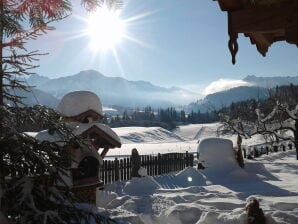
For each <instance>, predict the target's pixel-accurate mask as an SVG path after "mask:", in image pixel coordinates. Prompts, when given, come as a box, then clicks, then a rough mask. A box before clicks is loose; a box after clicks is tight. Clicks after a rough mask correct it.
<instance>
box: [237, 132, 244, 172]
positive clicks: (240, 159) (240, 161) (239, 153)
mask: <svg viewBox="0 0 298 224" xmlns="http://www.w3.org/2000/svg"><path fill="white" fill-rule="evenodd" d="M241 144H242V137H241V136H240V135H239V134H238V136H237V148H238V149H237V161H238V164H239V166H240V167H241V168H244V159H243V155H242V149H241Z"/></svg>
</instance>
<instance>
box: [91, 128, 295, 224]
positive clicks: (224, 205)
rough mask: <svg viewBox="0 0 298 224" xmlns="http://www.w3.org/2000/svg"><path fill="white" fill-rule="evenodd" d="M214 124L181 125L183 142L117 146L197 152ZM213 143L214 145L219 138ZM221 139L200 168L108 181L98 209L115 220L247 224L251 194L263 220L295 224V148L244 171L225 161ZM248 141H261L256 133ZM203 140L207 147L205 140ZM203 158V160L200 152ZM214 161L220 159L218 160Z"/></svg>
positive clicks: (248, 163)
mask: <svg viewBox="0 0 298 224" xmlns="http://www.w3.org/2000/svg"><path fill="white" fill-rule="evenodd" d="M217 126H218V124H210V125H208V124H207V125H189V126H184V127H181V128H180V129H178V130H177V131H175V132H174V133H175V134H176V135H178V136H180V137H181V138H183V139H185V140H184V141H180V142H173V140H174V139H175V137H173V138H172V137H171V136H169V135H167V136H168V137H165V135H163V137H165V140H164V141H163V142H162V141H161V142H158V143H155V142H154V138H152V139H151V140H150V139H143V140H144V141H140V142H137V143H129V144H128V143H127V144H124V145H123V146H124V147H126V148H124V149H123V146H122V148H121V149H119V151H120V150H124V152H123V153H127V155H129V154H130V152H131V149H132V148H137V149H138V151H139V153H140V154H142V152H145V153H148V154H150V153H152V152H154V153H156V152H161V153H162V152H163V151H164V152H167V151H168V150H173V151H175V152H179V150H180V151H182V152H183V151H185V150H188V151H192V150H193V151H196V150H197V148H198V143H197V142H198V140H199V139H200V145H201V144H202V147H203V143H204V140H203V139H204V138H205V137H207V136H208V135H210V136H211V137H216V132H215V131H216V127H217ZM202 128H203V129H202ZM157 129H158V128H151V129H147V128H140V129H139V130H140V132H137V131H136V129H135V128H132V131H131V132H134V133H135V134H143V133H144V132H146V131H152V130H157ZM192 130H193V131H192ZM114 131H115V132H116V133H117V132H118V133H119V132H122V136H121V138H122V137H123V136H129V135H130V133H131V132H130V131H129V130H128V129H127V128H126V129H125V130H121V128H119V129H116V130H115V129H114ZM224 138H227V139H230V140H232V141H233V143H234V145H235V141H236V136H233V135H230V136H224ZM157 141H159V138H157ZM216 142H217V143H216V144H217V145H218V139H217V140H216ZM224 142H226V146H224V145H222V147H221V148H220V149H221V154H219V153H217V154H216V149H213V150H214V154H213V156H210V155H208V154H206V156H205V159H207V158H208V157H212V158H211V160H210V162H211V161H212V162H213V163H211V164H213V166H209V167H208V168H206V169H204V170H197V169H195V168H192V167H188V168H186V169H184V170H182V171H180V172H176V173H169V174H167V175H160V176H155V177H142V178H134V179H132V180H130V181H127V182H115V183H113V184H110V185H107V186H106V187H105V190H104V191H101V192H100V194H102V195H104V196H103V197H101V196H100V195H99V197H98V198H97V205H98V206H99V207H100V208H99V209H100V210H102V211H104V212H105V214H107V215H109V216H110V217H111V218H114V219H116V220H117V221H118V222H119V223H157V224H159V223H173V224H184V223H187V224H188V223H190V224H192V223H193V224H195V223H196V224H211V223H212V224H236V223H237V224H246V221H247V215H246V212H245V205H246V203H247V200H249V199H250V198H251V197H255V198H257V199H258V200H259V202H260V207H261V208H262V209H263V211H264V213H265V215H266V220H267V223H266V224H276V223H281V224H296V223H298V188H297V184H298V181H297V180H298V178H297V177H298V176H297V175H298V161H297V160H296V153H295V150H287V151H286V152H278V153H272V154H269V155H268V156H267V155H263V156H262V157H260V158H256V159H254V160H245V169H241V168H240V167H239V166H238V165H237V163H236V161H235V160H231V159H230V156H231V155H232V151H231V142H229V140H224ZM228 142H229V143H228ZM250 142H251V143H254V144H259V143H262V142H261V138H259V137H257V138H254V139H251V140H250ZM208 144H209V146H210V142H209V143H208ZM216 144H215V143H214V145H216ZM171 147H172V148H171ZM169 148H171V149H169ZM125 150H127V152H125ZM206 150H207V149H206ZM213 150H212V149H211V150H210V151H213ZM113 151H117V150H113ZM203 151H204V150H203ZM201 152H202V151H201ZM111 156H113V155H111ZM116 156H117V154H116ZM202 156H203V158H204V153H203V154H202ZM223 157H224V158H223ZM200 158H202V157H200ZM208 159H209V158H208ZM218 159H220V160H223V161H225V162H223V163H220V160H218ZM217 161H218V163H217ZM214 162H216V163H214ZM222 167H223V168H224V169H223V170H222V169H221V168H222Z"/></svg>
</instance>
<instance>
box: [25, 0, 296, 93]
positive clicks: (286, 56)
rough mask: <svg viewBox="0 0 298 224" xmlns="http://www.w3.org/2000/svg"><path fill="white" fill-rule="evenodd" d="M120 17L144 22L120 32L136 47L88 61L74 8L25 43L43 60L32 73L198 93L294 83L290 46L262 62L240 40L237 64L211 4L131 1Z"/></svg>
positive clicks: (206, 0)
mask: <svg viewBox="0 0 298 224" xmlns="http://www.w3.org/2000/svg"><path fill="white" fill-rule="evenodd" d="M124 3H125V5H124V8H123V11H122V15H121V17H122V18H123V19H128V18H131V17H135V16H137V15H141V14H146V15H147V16H145V17H141V16H140V17H141V18H140V19H138V20H135V21H133V22H131V23H129V24H127V32H129V34H130V36H132V37H133V38H135V39H137V40H138V41H139V42H141V43H136V42H133V41H129V40H123V41H122V42H121V43H120V44H118V45H117V47H116V52H117V55H118V56H117V58H115V56H114V54H113V52H112V51H107V52H105V53H99V52H97V53H95V52H94V51H92V50H91V49H90V48H89V47H88V42H89V38H88V37H87V36H85V37H81V38H75V37H76V36H77V35H78V34H80V33H82V32H83V30H84V29H85V28H86V22H84V21H83V20H82V18H86V14H85V12H84V10H83V9H82V8H81V7H79V6H77V7H75V9H74V13H73V15H72V16H70V17H69V18H67V19H65V20H63V21H60V22H59V23H56V24H54V25H55V27H56V30H55V31H51V32H50V33H49V34H48V35H45V36H43V37H42V38H40V39H39V40H38V41H35V42H32V43H30V48H32V49H39V50H41V51H43V52H49V55H48V56H44V57H42V58H41V59H40V65H41V67H40V68H39V69H38V70H37V73H38V74H40V75H43V76H48V77H59V76H66V75H73V74H76V73H78V72H79V71H81V70H86V69H96V70H98V71H100V72H101V73H102V74H104V75H106V76H120V77H124V78H126V79H128V80H146V81H150V82H152V83H154V84H157V85H162V86H172V85H175V86H182V87H189V88H190V89H193V90H197V91H198V92H200V91H202V90H203V88H204V87H205V86H206V85H207V84H209V83H210V82H213V81H216V80H218V79H220V78H223V79H242V78H244V77H245V76H246V75H257V76H277V75H290V76H291V75H298V63H297V55H298V49H297V47H295V45H288V44H286V43H275V44H274V45H273V46H272V47H271V48H270V49H269V52H268V54H267V57H266V58H263V57H262V56H261V55H260V54H259V53H258V52H257V51H256V48H255V46H253V45H251V44H250V41H249V39H247V38H244V37H243V36H242V35H241V36H240V38H239V41H238V42H239V52H238V55H237V64H236V65H232V63H231V56H230V52H229V50H228V46H227V42H228V34H227V18H226V14H225V13H224V12H222V11H221V10H220V9H219V6H218V4H217V2H215V1H212V0H130V1H124Z"/></svg>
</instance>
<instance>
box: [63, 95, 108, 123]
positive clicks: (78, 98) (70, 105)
mask: <svg viewBox="0 0 298 224" xmlns="http://www.w3.org/2000/svg"><path fill="white" fill-rule="evenodd" d="M57 110H58V112H59V113H60V114H61V115H62V116H65V117H74V116H77V115H79V114H81V113H83V112H86V111H88V110H93V111H95V112H97V113H98V114H100V115H102V116H103V112H102V104H101V101H100V99H99V97H98V96H97V95H96V94H95V93H93V92H90V91H74V92H70V93H68V94H66V95H65V96H64V97H63V98H62V99H61V101H60V103H59V105H58V107H57Z"/></svg>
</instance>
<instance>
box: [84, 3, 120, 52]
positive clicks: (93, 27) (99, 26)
mask: <svg viewBox="0 0 298 224" xmlns="http://www.w3.org/2000/svg"><path fill="white" fill-rule="evenodd" d="M87 22H88V27H87V33H88V36H89V38H90V44H89V45H90V48H91V49H92V50H95V51H100V50H108V49H113V48H114V47H115V46H116V45H117V44H119V43H120V42H121V40H122V39H123V38H124V37H125V22H124V20H121V18H120V11H118V10H112V9H109V8H108V7H102V8H99V9H98V10H97V11H96V12H94V13H91V14H90V15H89V18H88V20H87Z"/></svg>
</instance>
